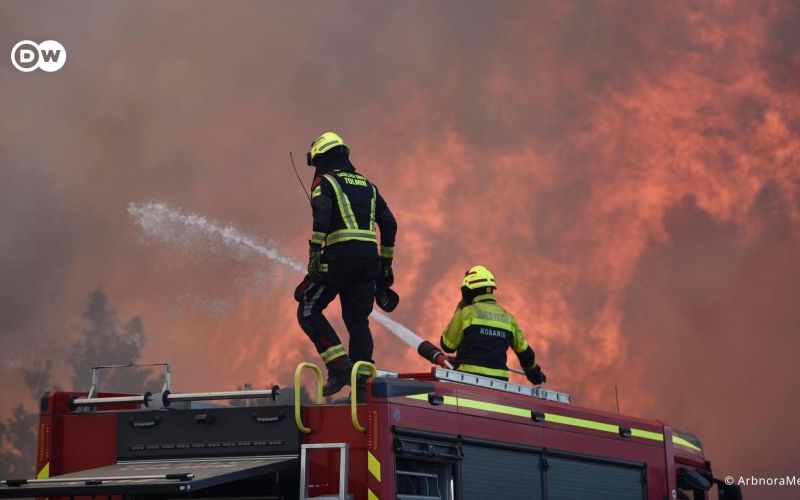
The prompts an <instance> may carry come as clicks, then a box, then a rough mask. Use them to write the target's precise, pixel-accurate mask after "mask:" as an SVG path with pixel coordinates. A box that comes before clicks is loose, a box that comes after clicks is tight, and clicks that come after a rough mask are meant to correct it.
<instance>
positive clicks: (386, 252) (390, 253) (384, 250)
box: [381, 247, 394, 259]
mask: <svg viewBox="0 0 800 500" xmlns="http://www.w3.org/2000/svg"><path fill="white" fill-rule="evenodd" d="M381 257H385V258H387V259H393V258H394V247H381Z"/></svg>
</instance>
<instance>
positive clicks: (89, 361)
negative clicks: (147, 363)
mask: <svg viewBox="0 0 800 500" xmlns="http://www.w3.org/2000/svg"><path fill="white" fill-rule="evenodd" d="M83 317H84V319H85V320H86V322H87V323H88V326H87V327H86V328H84V329H83V330H82V331H81V338H80V339H78V341H77V342H76V343H75V344H74V346H73V348H72V354H71V356H70V359H69V360H70V364H71V365H72V372H73V375H72V388H73V390H78V391H88V390H89V388H90V387H91V385H92V367H95V366H101V365H103V366H109V365H129V364H132V363H135V362H136V361H137V360H138V359H139V356H140V355H141V350H142V348H143V347H144V344H145V341H146V336H145V333H144V326H143V325H142V320H141V319H139V317H138V316H134V317H133V318H131V319H130V320H129V321H128V323H127V324H126V325H125V326H124V327H122V328H120V324H119V321H118V320H117V314H116V312H115V311H114V310H113V309H112V308H111V307H110V306H109V304H108V297H107V296H106V294H105V293H104V292H103V291H102V290H101V289H99V288H98V289H97V290H95V291H94V292H93V293H92V294H91V295H90V296H89V305H88V308H87V309H86V311H84V312H83ZM152 375H153V373H152V370H150V369H149V368H139V367H131V368H121V369H112V370H103V371H101V384H100V388H101V390H105V391H113V392H130V393H136V394H139V393H142V392H144V391H152V392H158V391H159V384H158V381H157V380H151V377H152Z"/></svg>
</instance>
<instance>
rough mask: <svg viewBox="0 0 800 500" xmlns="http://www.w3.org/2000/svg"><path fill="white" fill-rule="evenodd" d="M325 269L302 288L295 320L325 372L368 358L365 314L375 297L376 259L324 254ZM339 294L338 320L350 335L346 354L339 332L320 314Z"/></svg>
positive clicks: (370, 356)
mask: <svg viewBox="0 0 800 500" xmlns="http://www.w3.org/2000/svg"><path fill="white" fill-rule="evenodd" d="M323 261H325V262H326V263H327V264H328V271H327V273H325V274H324V275H323V278H322V279H321V280H320V281H319V282H312V283H310V284H309V285H308V286H307V287H306V289H305V290H304V291H303V294H302V297H301V300H300V301H299V302H300V303H299V305H298V308H297V320H298V322H299V323H300V327H301V328H302V329H303V331H304V332H305V333H306V335H308V337H309V338H310V339H311V341H312V342H313V343H314V346H315V347H316V348H317V352H318V353H319V354H320V356H321V357H322V360H323V361H324V362H325V364H326V366H327V367H328V371H329V372H337V371H344V370H349V368H350V362H351V361H352V362H353V363H355V362H356V361H369V362H372V348H373V343H372V333H371V332H370V330H369V319H368V317H369V315H370V313H371V312H372V304H373V301H374V300H375V279H376V278H377V276H378V271H379V269H380V259H379V258H378V257H377V255H376V256H374V257H372V256H367V257H342V256H336V257H325V256H323ZM337 295H338V296H339V302H340V303H341V306H342V320H343V321H344V324H345V327H347V332H348V333H349V335H350V345H349V353H350V355H349V358H348V356H347V352H345V350H344V347H343V346H342V342H341V340H340V339H339V336H338V335H336V331H335V330H334V329H333V327H332V326H331V324H330V323H329V322H328V320H327V319H326V318H325V316H324V315H323V314H322V311H324V310H325V308H326V307H328V304H330V303H331V301H333V299H335V298H336V296H337Z"/></svg>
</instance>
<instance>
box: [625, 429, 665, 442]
mask: <svg viewBox="0 0 800 500" xmlns="http://www.w3.org/2000/svg"><path fill="white" fill-rule="evenodd" d="M631 436H633V437H638V438H642V439H652V440H653V441H664V435H663V434H661V433H658V432H651V431H645V430H642V429H631Z"/></svg>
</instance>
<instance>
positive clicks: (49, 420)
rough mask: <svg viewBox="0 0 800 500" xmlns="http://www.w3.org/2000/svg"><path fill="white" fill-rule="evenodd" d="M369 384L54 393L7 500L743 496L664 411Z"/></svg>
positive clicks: (444, 384)
mask: <svg viewBox="0 0 800 500" xmlns="http://www.w3.org/2000/svg"><path fill="white" fill-rule="evenodd" d="M367 388H368V390H367V400H366V401H365V402H357V403H352V404H351V403H340V404H306V405H302V406H297V408H296V407H295V405H285V404H284V405H280V404H262V405H258V406H240V407H204V408H198V407H191V406H189V405H185V406H184V407H183V408H180V409H178V408H176V406H177V405H176V404H173V405H168V407H167V408H160V409H150V408H148V407H145V406H143V405H141V404H131V402H130V401H127V402H124V401H123V402H122V403H121V404H120V403H119V402H117V403H113V404H112V403H110V401H111V400H110V399H109V398H112V399H113V396H115V395H102V394H101V395H100V396H99V397H98V398H96V399H95V400H93V402H94V403H95V404H94V405H92V406H84V407H83V408H80V407H77V406H76V401H78V402H80V401H81V400H80V398H85V397H86V394H85V393H84V394H75V393H51V394H49V395H46V397H45V398H43V400H42V408H41V417H40V424H39V449H38V460H37V471H38V474H37V479H35V480H34V479H29V480H13V479H12V480H7V481H4V483H3V484H1V485H0V498H3V497H29V496H33V495H36V496H40V497H54V496H64V497H67V496H96V495H121V496H122V497H129V498H133V497H149V498H176V497H211V496H213V497H216V498H234V497H237V498H239V497H251V498H276V499H277V498H355V499H368V500H372V499H394V498H397V499H411V498H414V499H434V498H438V499H442V500H444V499H459V500H460V499H491V498H520V499H522V498H525V499H539V498H543V499H658V500H662V499H673V498H691V499H694V500H697V499H705V498H708V490H709V489H710V487H711V486H712V484H714V483H717V484H718V486H719V495H720V498H724V499H731V498H741V495H740V493H739V492H738V490H736V488H735V487H734V488H726V487H724V486H723V485H721V484H719V482H718V480H715V479H714V478H713V476H712V473H711V470H710V463H709V462H708V461H706V459H705V457H704V455H703V451H702V446H701V444H700V442H699V441H698V440H697V439H696V438H695V437H694V436H692V435H690V434H685V433H681V432H677V431H674V430H673V429H671V428H670V427H669V426H667V425H665V424H663V423H662V422H659V421H656V420H643V419H638V418H633V417H628V416H622V415H615V414H610V413H605V412H598V411H594V410H589V409H585V408H580V407H576V406H573V405H571V404H569V402H568V401H569V396H568V395H566V394H563V393H557V392H554V391H544V390H541V389H533V388H530V387H525V386H517V385H515V384H509V383H505V382H500V381H496V380H493V379H485V378H484V377H477V376H474V375H468V374H462V373H460V372H454V371H450V370H444V369H439V368H434V369H432V371H431V372H430V373H421V374H409V375H399V376H378V377H373V378H371V379H370V380H369V382H368V384H367ZM272 394H273V397H274V394H275V392H274V391H273V393H272ZM76 397H77V398H78V399H77V400H76ZM148 398H150V399H151V400H152V396H151V395H144V396H143V401H145V402H146V401H148ZM120 399H124V398H120ZM200 399H211V398H200ZM103 400H108V401H109V404H98V402H102V401H103ZM165 400H166V399H165ZM149 406H152V405H149ZM87 408H88V410H87ZM295 412H296V416H295V417H296V418H294V419H293V418H292V417H293V414H295ZM342 477H344V478H345V481H344V483H342V482H341V480H340V478H342ZM342 486H344V487H342ZM737 495H738V496H737Z"/></svg>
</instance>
